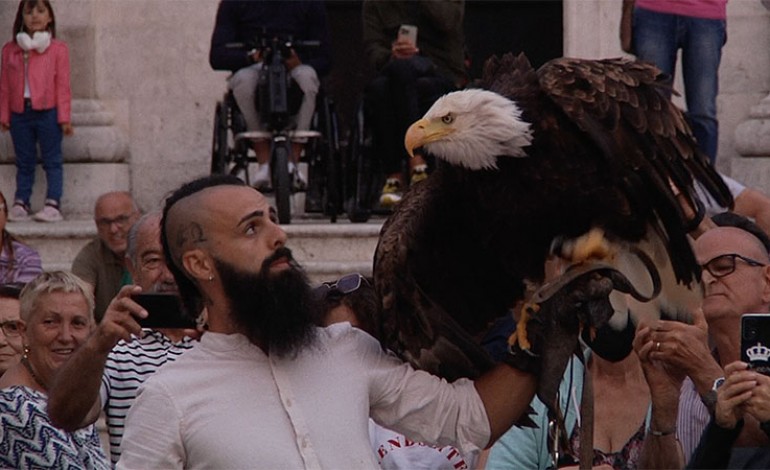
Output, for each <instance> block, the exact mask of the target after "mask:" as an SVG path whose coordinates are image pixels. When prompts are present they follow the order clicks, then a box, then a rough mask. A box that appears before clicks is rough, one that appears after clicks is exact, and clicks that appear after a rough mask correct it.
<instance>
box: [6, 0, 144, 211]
mask: <svg viewBox="0 0 770 470" xmlns="http://www.w3.org/2000/svg"><path fill="white" fill-rule="evenodd" d="M94 7H95V0H67V2H54V3H53V8H54V10H55V11H54V13H55V17H56V33H57V37H58V38H59V39H62V40H63V41H65V42H67V45H68V46H69V49H70V70H71V88H72V97H73V100H72V125H73V127H74V128H75V135H74V136H72V137H65V138H64V141H63V143H62V153H63V156H64V195H63V197H62V210H63V212H64V215H65V217H66V218H70V219H71V218H83V217H90V216H91V214H92V213H93V204H94V202H95V200H96V197H98V196H99V194H101V193H103V192H106V191H112V190H129V189H130V184H129V174H130V172H129V165H128V156H129V152H128V139H127V137H126V133H125V131H124V130H123V129H120V128H119V127H118V126H116V119H115V114H114V113H113V112H112V111H111V110H110V109H108V106H107V105H106V104H105V103H103V102H101V101H100V100H99V99H98V98H99V97H98V94H97V87H96V82H97V73H96V69H97V67H96V55H97V54H96V51H97V43H96V40H95V37H96V33H95V26H94V24H95V22H94V16H95V15H94ZM17 8H18V2H16V1H3V2H0V18H3V20H2V22H0V23H2V24H0V32H10V31H12V29H13V21H14V18H15V15H16V9H17ZM0 37H10V34H8V35H7V36H6V35H5V34H2V36H0ZM14 158H15V157H14V152H13V145H12V142H11V138H10V134H9V133H3V134H0V188H2V190H3V192H4V194H5V195H6V197H7V198H8V199H10V198H12V197H13V192H14V190H15V188H16V183H15V177H16V167H15V165H14V164H13V161H14ZM44 198H45V173H44V172H43V171H42V168H38V171H37V173H36V177H35V186H34V189H33V196H32V201H31V204H32V209H33V211H34V210H38V209H39V208H40V207H42V204H43V199H44Z"/></svg>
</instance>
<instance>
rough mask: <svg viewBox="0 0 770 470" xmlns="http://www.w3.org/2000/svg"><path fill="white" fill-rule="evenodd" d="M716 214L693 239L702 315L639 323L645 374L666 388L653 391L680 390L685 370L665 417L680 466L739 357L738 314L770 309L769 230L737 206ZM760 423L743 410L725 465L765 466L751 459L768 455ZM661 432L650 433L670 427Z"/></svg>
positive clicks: (766, 442) (657, 437) (689, 457)
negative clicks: (677, 447)
mask: <svg viewBox="0 0 770 470" xmlns="http://www.w3.org/2000/svg"><path fill="white" fill-rule="evenodd" d="M713 221H714V223H715V224H716V226H717V227H716V228H713V229H710V230H708V231H706V232H705V233H703V234H702V235H701V236H700V237H698V238H697V239H696V240H695V242H694V244H693V249H694V251H695V255H696V258H697V259H698V262H699V263H700V264H701V267H702V268H703V273H702V281H703V289H704V298H703V303H702V317H701V316H700V314H699V313H698V314H697V315H696V322H695V324H694V325H687V324H684V323H679V322H672V321H664V320H661V321H658V322H656V323H653V324H652V325H649V326H648V327H643V328H640V330H639V331H638V333H637V340H636V342H635V346H636V349H637V351H638V352H639V354H640V357H641V358H642V360H643V363H645V369H646V370H645V372H646V373H647V374H648V380H650V374H653V375H654V376H656V377H657V378H658V379H659V380H658V381H657V382H656V383H659V384H661V387H662V388H659V389H657V392H656V390H653V393H660V392H661V390H663V393H665V392H666V391H667V392H668V393H671V394H673V393H676V390H675V389H674V387H679V384H680V383H682V377H683V376H685V375H686V378H684V383H682V385H681V389H680V390H679V401H678V410H677V407H676V406H673V407H671V409H669V410H668V411H667V414H668V417H667V419H668V421H667V422H670V423H671V433H670V437H668V439H673V438H676V439H678V441H679V443H680V444H681V450H682V454H683V458H684V460H685V462H680V466H681V465H682V464H684V463H686V462H689V461H690V459H691V457H693V452H694V451H695V449H696V447H697V446H698V442H699V440H700V438H701V435H702V434H703V431H704V430H705V429H706V426H707V425H708V423H709V421H710V420H711V417H712V416H713V413H714V406H715V404H716V401H717V389H718V388H719V387H720V386H721V385H722V384H723V383H724V381H725V378H724V377H725V371H724V368H725V366H726V365H728V364H731V363H733V362H735V361H738V360H740V343H741V315H743V314H744V313H767V312H770V255H768V253H769V252H770V238H768V235H767V234H765V232H763V231H762V229H760V228H759V227H758V226H757V225H756V224H754V223H753V222H751V221H750V220H749V219H746V218H745V217H742V216H740V215H737V214H734V213H724V214H719V215H717V216H714V217H713ZM703 317H705V323H704V322H703V321H702V319H703ZM698 318H700V320H701V321H700V322H699V321H697V319H698ZM706 324H707V325H708V328H707V329H706ZM653 380H654V377H653ZM666 388H669V390H665V389H666ZM673 403H674V404H676V401H675V400H674V402H673ZM673 423H676V425H675V426H674V424H673ZM759 425H760V423H759V422H757V421H756V420H754V419H753V418H751V417H750V416H748V415H747V416H746V423H745V426H744V427H743V430H742V432H741V435H740V437H738V439H737V440H736V441H735V445H734V447H733V452H732V460H731V461H730V465H729V467H727V468H766V467H761V466H760V467H756V466H750V465H751V464H750V463H749V462H751V461H754V462H755V464H756V462H757V460H756V458H757V453H763V452H764V454H765V457H764V458H763V459H764V460H763V461H765V462H767V458H766V457H767V455H766V454H767V450H766V449H767V446H768V438H767V436H766V435H765V433H764V432H762V430H761V429H760V426H759ZM663 434H665V435H660V436H652V437H648V440H649V439H653V440H655V439H659V440H662V439H666V438H667V437H665V436H667V435H669V433H663ZM763 447H764V449H762V448H763Z"/></svg>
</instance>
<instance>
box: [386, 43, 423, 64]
mask: <svg viewBox="0 0 770 470" xmlns="http://www.w3.org/2000/svg"><path fill="white" fill-rule="evenodd" d="M419 53H420V50H419V49H418V48H417V47H416V46H415V45H414V44H412V42H411V41H409V40H407V39H398V40H396V41H395V42H393V44H392V45H391V47H390V55H391V57H392V58H394V59H408V58H410V57H412V56H414V55H417V54H419Z"/></svg>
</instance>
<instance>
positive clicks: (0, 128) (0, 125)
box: [0, 122, 11, 132]
mask: <svg viewBox="0 0 770 470" xmlns="http://www.w3.org/2000/svg"><path fill="white" fill-rule="evenodd" d="M10 128H11V126H9V125H8V124H6V123H4V122H0V131H3V132H5V131H7V130H8V129H10Z"/></svg>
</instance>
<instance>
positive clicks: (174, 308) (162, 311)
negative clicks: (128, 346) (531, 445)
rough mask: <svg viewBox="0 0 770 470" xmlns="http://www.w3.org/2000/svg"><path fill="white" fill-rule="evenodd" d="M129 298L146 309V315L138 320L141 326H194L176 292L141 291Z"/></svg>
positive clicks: (193, 321)
mask: <svg viewBox="0 0 770 470" xmlns="http://www.w3.org/2000/svg"><path fill="white" fill-rule="evenodd" d="M131 299H132V300H133V301H134V302H136V303H138V304H139V305H141V306H142V308H144V309H145V310H147V317H145V318H142V319H140V320H139V325H140V326H141V327H142V328H187V329H195V328H196V324H195V320H193V319H192V318H191V317H190V316H188V315H187V313H186V312H185V309H184V307H183V306H182V301H181V299H180V298H179V295H177V294H171V293H141V294H134V295H132V296H131Z"/></svg>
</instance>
